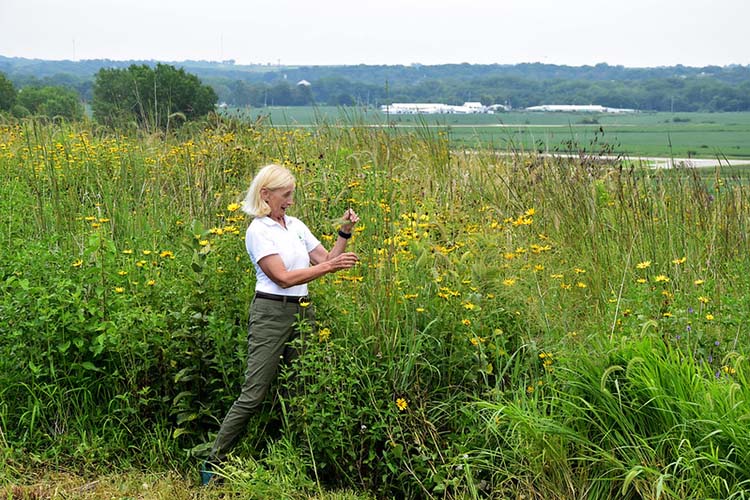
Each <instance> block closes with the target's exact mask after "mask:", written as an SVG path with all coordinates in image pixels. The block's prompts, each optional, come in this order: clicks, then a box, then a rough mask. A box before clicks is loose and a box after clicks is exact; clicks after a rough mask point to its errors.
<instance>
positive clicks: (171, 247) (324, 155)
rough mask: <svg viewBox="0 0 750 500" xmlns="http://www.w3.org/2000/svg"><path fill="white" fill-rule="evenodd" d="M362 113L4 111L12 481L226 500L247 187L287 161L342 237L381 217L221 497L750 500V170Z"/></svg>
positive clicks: (5, 433)
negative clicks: (174, 120)
mask: <svg viewBox="0 0 750 500" xmlns="http://www.w3.org/2000/svg"><path fill="white" fill-rule="evenodd" d="M344 125H345V126H342V124H336V126H330V125H329V124H327V123H324V122H321V123H319V124H318V126H317V127H314V128H310V129H306V130H300V129H280V128H277V127H274V126H272V125H270V124H268V123H265V122H264V121H263V120H258V121H256V122H252V123H247V122H242V121H239V120H231V119H218V118H212V119H209V120H207V121H204V122H201V123H194V124H188V125H186V126H185V127H183V128H182V129H181V130H180V131H178V132H176V133H173V134H170V135H166V136H161V135H153V134H143V133H140V132H138V131H130V132H127V133H126V132H112V131H108V130H104V129H100V128H98V127H96V126H95V125H93V124H89V123H78V124H65V123H58V124H39V123H36V122H33V121H28V122H19V123H15V124H6V125H2V126H0V175H3V177H4V179H5V180H4V182H3V183H2V184H1V185H0V194H1V195H2V196H1V197H0V241H1V242H2V249H3V258H2V259H0V317H2V318H6V319H5V325H4V326H3V335H2V336H0V450H1V452H2V454H3V455H2V457H3V458H5V463H6V467H4V468H3V469H2V470H0V488H5V489H4V490H2V489H0V492H2V493H3V494H5V495H6V496H8V495H9V494H10V495H14V494H15V493H13V488H27V487H28V488H31V489H29V490H28V491H29V492H30V493H29V495H32V494H36V493H34V491H36V490H34V488H35V487H36V486H35V483H34V482H33V481H31V482H29V481H26V480H25V479H26V478H28V472H29V470H32V469H34V468H38V469H39V470H46V471H60V470H62V471H69V472H65V473H64V474H66V476H65V477H61V476H54V475H53V476H47V478H48V479H46V480H43V481H42V482H41V483H40V484H42V486H41V487H42V488H47V487H48V486H49V485H50V484H54V483H59V484H60V485H61V488H67V490H66V491H68V493H66V494H67V495H71V494H73V495H74V493H70V492H71V491H76V490H75V488H81V487H87V486H86V485H92V486H91V489H92V490H97V489H98V488H99V487H100V486H101V485H103V483H106V482H107V480H106V479H105V478H107V477H110V475H111V474H124V475H126V476H127V477H130V475H132V477H133V478H134V479H133V485H132V486H130V485H129V482H128V481H129V480H128V479H127V478H126V479H123V481H120V482H116V483H115V488H124V493H122V494H120V493H114V492H112V491H110V490H107V491H102V492H101V493H99V494H100V495H102V497H104V496H106V497H107V498H109V497H110V496H117V495H120V497H127V496H140V497H144V495H146V493H144V492H143V491H141V490H138V488H139V487H141V486H142V485H143V484H144V483H146V484H152V483H151V482H150V481H151V480H150V479H147V478H148V477H150V476H149V475H153V477H154V478H155V479H154V480H153V484H154V486H153V487H151V486H149V488H151V490H150V491H151V492H155V491H159V493H153V495H154V496H153V497H151V498H167V497H168V496H169V495H172V497H173V498H181V495H183V494H184V495H196V494H198V493H196V492H195V490H194V486H195V484H196V481H197V470H198V466H199V464H200V461H201V460H202V455H203V454H205V451H206V449H207V443H209V442H210V440H211V438H212V436H213V433H215V432H216V430H217V428H218V424H219V419H220V418H221V417H222V416H223V414H224V412H225V411H226V409H227V408H228V406H229V405H230V404H231V402H232V400H233V399H234V397H235V396H236V394H237V392H238V390H239V384H240V383H241V380H242V372H243V363H244V350H245V336H246V332H245V325H246V320H247V309H248V304H249V300H250V297H251V296H252V290H253V288H254V277H253V272H252V269H251V264H250V261H249V259H248V258H247V256H246V255H245V251H244V245H243V238H244V230H245V227H246V226H247V224H248V222H249V220H247V219H246V218H245V217H244V216H243V215H242V214H241V212H239V211H238V210H237V209H238V202H239V201H240V200H241V198H242V194H243V190H244V189H245V188H246V187H247V185H248V184H249V182H250V179H251V178H252V176H253V173H254V172H255V171H256V169H257V168H258V167H259V166H262V165H264V164H266V163H269V162H277V163H281V164H284V165H286V166H288V167H289V168H290V169H292V170H293V172H294V173H295V175H296V177H297V181H298V186H297V193H296V199H295V206H294V207H293V212H294V215H296V216H298V217H300V218H301V219H302V220H304V221H305V222H306V223H307V224H308V225H309V226H310V227H311V229H312V230H313V232H314V233H315V234H316V235H318V236H319V237H320V239H321V241H323V243H324V244H326V245H330V244H331V242H332V241H333V238H334V237H335V236H334V235H335V234H336V229H337V224H338V217H339V216H340V214H341V213H343V211H344V209H345V208H347V207H350V206H351V207H353V208H355V210H356V211H357V212H358V213H359V215H360V217H361V223H360V224H359V225H358V226H357V228H356V231H355V235H354V237H353V238H352V240H351V243H350V244H351V245H352V248H353V249H355V251H357V252H358V254H359V255H360V259H361V263H360V265H359V266H357V267H356V268H355V269H353V270H351V271H348V272H344V273H340V274H336V275H329V276H326V277H324V278H322V279H320V280H318V281H316V282H315V283H313V284H312V285H311V290H312V296H313V300H314V303H315V308H316V313H317V327H316V328H315V329H312V328H310V329H309V331H308V334H307V335H306V339H305V340H304V348H305V355H304V356H303V357H301V358H300V359H299V360H298V362H297V363H295V365H294V366H292V367H291V368H290V369H288V370H285V371H284V372H283V373H282V374H281V376H280V378H279V383H278V387H277V389H278V391H276V394H275V396H274V397H272V398H269V400H268V401H267V404H266V405H265V406H264V408H263V410H262V412H261V413H260V415H258V417H257V418H256V419H254V420H253V421H252V422H251V423H250V425H249V429H248V434H247V437H246V439H244V440H243V441H242V442H241V443H240V445H239V446H238V447H237V449H236V451H235V454H234V461H232V462H231V463H230V464H228V465H227V467H226V468H225V470H223V471H222V472H223V474H224V475H225V476H226V478H227V480H226V481H225V483H224V484H223V485H222V486H221V488H220V489H217V490H214V491H216V492H219V491H220V492H223V493H221V494H228V495H235V494H236V495H240V496H243V495H247V494H248V493H247V492H249V491H255V492H256V493H255V494H256V495H257V498H273V497H276V498H281V497H285V498H314V497H319V498H349V496H348V495H349V493H341V496H340V497H339V496H337V495H338V493H329V491H338V490H339V489H342V490H344V491H346V490H350V491H358V492H364V493H362V495H364V496H365V497H366V496H368V495H372V496H374V497H378V498H390V497H399V498H509V497H516V498H520V497H521V496H522V495H523V497H524V498H546V499H550V498H612V497H622V498H654V499H655V498H686V497H702V498H744V497H745V493H744V491H745V490H746V489H747V484H748V480H749V479H750V475H749V474H748V472H747V471H748V470H750V468H748V464H747V463H746V462H747V457H748V456H750V448H749V447H748V444H749V443H748V433H747V431H746V429H745V428H746V422H745V419H746V416H747V415H748V414H750V411H749V410H750V409H749V408H748V403H747V402H746V401H747V397H746V396H747V394H746V393H747V370H748V368H747V347H746V344H745V342H746V341H747V335H746V330H747V326H748V311H750V290H748V288H749V287H750V285H748V281H747V279H746V275H747V272H748V266H747V254H748V251H750V247H749V244H750V243H749V242H748V222H747V221H748V220H750V218H749V216H750V214H749V213H748V196H747V195H748V192H747V190H748V187H747V186H748V183H747V182H746V179H742V178H741V176H740V174H733V175H732V176H722V175H721V170H720V169H717V170H716V171H715V172H714V175H713V176H712V177H710V178H706V176H705V175H699V173H698V172H695V171H692V170H689V169H676V170H672V171H652V170H648V169H641V168H636V167H635V166H633V165H630V164H628V163H625V162H620V161H609V160H608V161H602V160H601V159H599V158H597V156H596V155H595V154H581V155H580V156H579V157H578V158H550V157H542V156H537V155H535V154H533V153H525V152H522V151H501V152H497V151H493V150H488V149H485V150H480V151H472V152H456V151H453V150H451V148H450V137H449V136H448V135H447V134H446V133H443V132H441V131H438V130H435V129H432V128H430V127H426V126H425V127H422V128H419V129H417V131H416V132H408V131H401V130H398V129H390V128H388V127H384V128H373V127H367V126H364V124H363V122H362V118H361V117H357V116H352V117H348V122H347V123H345V124H344ZM498 153H502V154H498ZM143 470H146V471H148V472H147V473H146V474H145V476H144V474H143V473H139V472H138V471H143ZM51 474H55V472H51ZM67 474H69V475H67ZM50 477H51V478H52V479H49V478H50ZM82 478H93V479H82ZM144 478H146V479H144ZM22 480H23V482H22ZM96 481H98V482H96ZM67 482H71V483H75V484H70V485H69V486H65V484H66V483H67ZM139 484H140V485H139ZM49 487H50V488H51V487H52V486H49ZM55 487H56V486H55ZM170 488H172V489H171V490H170ZM19 491H21V494H26V493H25V491H26V490H19ZM40 491H41V490H40ZM161 491H164V493H161ZM8 492H10V493H8ZM40 494H43V495H47V496H49V495H51V494H52V493H50V492H49V491H47V490H44V491H42V493H40ZM87 494H88V493H87ZM149 494H151V493H149ZM205 494H207V493H205V492H201V493H200V495H205ZM217 494H219V493H217ZM158 495H165V496H158ZM351 495H352V496H351V498H359V497H357V496H356V494H355V493H352V494H351ZM146 497H147V496H146ZM92 498H93V497H92ZM206 498H210V496H209V497H206Z"/></svg>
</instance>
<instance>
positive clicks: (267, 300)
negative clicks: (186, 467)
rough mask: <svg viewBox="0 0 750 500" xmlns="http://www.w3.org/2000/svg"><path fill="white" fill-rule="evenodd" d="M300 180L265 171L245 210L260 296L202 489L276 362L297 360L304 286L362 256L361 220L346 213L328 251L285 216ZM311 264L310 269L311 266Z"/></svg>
mask: <svg viewBox="0 0 750 500" xmlns="http://www.w3.org/2000/svg"><path fill="white" fill-rule="evenodd" d="M294 188H295V181H294V176H293V175H292V173H291V172H290V171H289V170H287V169H286V168H284V167H282V166H279V165H267V166H265V167H263V168H261V169H260V171H259V172H258V173H257V175H256V176H255V178H254V179H253V181H252V183H251V184H250V188H249V189H248V192H247V196H246V197H245V200H244V202H243V204H242V210H243V211H244V212H246V213H247V214H249V215H251V216H253V217H254V219H253V221H252V222H251V223H250V226H249V227H248V228H247V232H246V234H245V247H246V248H247V252H248V254H249V255H250V258H251V259H252V261H253V265H254V266H255V273H256V284H255V297H254V298H253V301H252V305H251V306H250V320H249V334H248V347H247V370H246V372H245V382H244V384H243V385H242V392H241V394H240V396H239V398H237V400H236V401H235V402H234V404H233V405H232V407H231V408H230V409H229V412H228V413H227V415H226V417H225V418H224V422H223V423H222V424H221V428H220V429H219V434H218V435H217V436H216V440H215V441H214V444H213V448H212V450H211V453H210V455H209V459H208V461H207V463H206V465H207V466H206V467H204V469H205V470H203V471H201V476H202V482H203V483H204V484H206V483H207V482H208V481H210V480H211V478H212V476H213V474H212V473H211V470H210V469H211V468H210V464H212V463H217V462H221V461H222V460H224V459H225V458H226V455H227V453H228V452H229V450H230V449H231V448H232V446H233V445H234V443H235V442H236V441H237V439H238V438H239V437H240V435H241V434H242V432H243V431H244V430H245V426H246V424H247V421H248V419H249V418H250V416H252V414H253V413H255V411H256V410H257V409H258V407H259V406H260V405H261V403H262V402H263V399H264V398H265V395H266V393H267V392H268V389H269V387H270V386H271V383H272V382H273V380H274V378H275V376H276V373H277V369H278V365H279V362H280V361H281V360H282V359H283V360H284V361H285V362H286V363H288V362H289V361H291V360H292V359H293V358H294V357H295V356H296V353H295V352H294V349H293V348H291V346H290V345H289V342H290V341H291V340H293V339H294V338H296V337H298V336H299V332H298V331H297V330H296V329H295V323H296V322H297V321H298V318H299V317H303V318H305V319H306V320H308V321H314V318H313V310H312V306H311V305H310V304H309V300H308V296H307V283H309V282H310V281H312V280H314V279H316V278H319V277H321V276H323V275H325V274H328V273H334V272H337V271H340V270H342V269H350V268H351V267H353V266H354V265H355V264H356V263H357V261H358V258H357V255H356V254H354V253H351V252H345V251H344V250H345V249H346V244H347V242H348V240H349V238H350V237H351V233H352V228H353V226H354V224H356V223H357V222H358V221H359V217H357V214H356V213H355V212H354V210H352V209H351V208H350V209H348V210H346V212H344V216H343V220H344V223H343V224H342V226H341V228H340V229H339V231H338V239H337V240H336V243H335V244H334V246H333V249H331V251H330V252H329V251H327V250H326V249H325V248H324V247H323V245H321V243H320V241H318V239H317V238H315V236H313V235H312V233H311V232H310V230H309V229H308V228H307V226H306V225H305V224H304V223H303V222H302V221H300V220H299V219H297V218H295V217H291V216H289V215H287V214H286V211H287V209H288V208H289V207H291V206H292V203H293V198H294ZM311 263H312V265H310V264H311Z"/></svg>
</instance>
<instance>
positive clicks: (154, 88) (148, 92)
mask: <svg viewBox="0 0 750 500" xmlns="http://www.w3.org/2000/svg"><path fill="white" fill-rule="evenodd" d="M93 95H94V98H93V102H92V109H93V113H94V118H95V119H96V120H97V121H99V122H101V123H104V124H106V125H110V126H122V125H124V124H126V123H129V122H135V123H137V124H138V125H139V126H141V127H144V128H146V129H149V130H150V129H154V128H161V129H168V128H169V127H174V126H175V125H178V124H180V123H181V122H182V121H183V120H193V119H196V118H199V117H201V116H205V115H206V114H208V113H209V112H211V111H213V110H214V109H215V105H216V101H217V99H218V97H217V95H216V92H215V91H214V90H213V89H212V88H211V87H209V86H207V85H203V84H202V83H201V81H200V80H199V79H198V77H197V76H195V75H191V74H189V73H186V72H185V70H184V69H176V68H175V67H173V66H170V65H167V64H158V65H157V66H156V68H151V67H149V66H147V65H131V66H130V67H129V68H127V69H101V70H99V72H98V73H97V74H96V80H95V82H94V92H93Z"/></svg>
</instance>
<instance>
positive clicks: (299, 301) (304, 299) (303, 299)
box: [297, 296, 310, 306]
mask: <svg viewBox="0 0 750 500" xmlns="http://www.w3.org/2000/svg"><path fill="white" fill-rule="evenodd" d="M305 303H306V304H309V303H310V297H307V296H305V297H299V298H298V299H297V304H298V305H300V306H301V305H302V304H305Z"/></svg>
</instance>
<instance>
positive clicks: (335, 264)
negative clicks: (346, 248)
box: [328, 252, 359, 272]
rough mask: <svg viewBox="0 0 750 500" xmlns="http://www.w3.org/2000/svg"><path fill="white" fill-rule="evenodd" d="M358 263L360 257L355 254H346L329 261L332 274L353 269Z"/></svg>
mask: <svg viewBox="0 0 750 500" xmlns="http://www.w3.org/2000/svg"><path fill="white" fill-rule="evenodd" d="M357 262H359V257H357V254H356V253H354V252H344V253H342V254H341V255H338V256H336V257H334V258H333V259H331V260H329V261H328V263H329V264H330V266H331V271H332V272H336V271H341V270H342V269H351V268H352V267H354V265H355V264H356V263H357Z"/></svg>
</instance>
